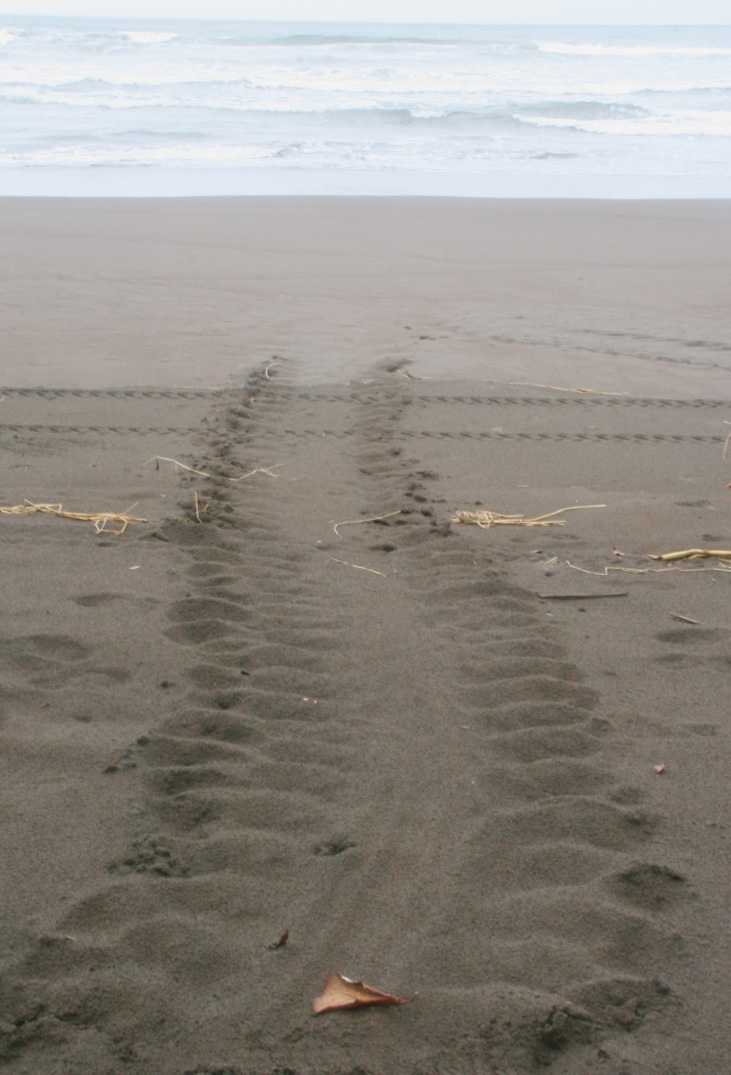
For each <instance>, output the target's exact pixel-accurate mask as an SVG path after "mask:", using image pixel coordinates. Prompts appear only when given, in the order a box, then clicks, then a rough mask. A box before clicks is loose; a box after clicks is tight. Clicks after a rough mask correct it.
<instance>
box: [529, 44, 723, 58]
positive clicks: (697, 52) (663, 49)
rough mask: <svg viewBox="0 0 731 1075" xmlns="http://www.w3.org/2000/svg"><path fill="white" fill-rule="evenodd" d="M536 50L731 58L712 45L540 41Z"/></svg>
mask: <svg viewBox="0 0 731 1075" xmlns="http://www.w3.org/2000/svg"><path fill="white" fill-rule="evenodd" d="M538 48H539V49H540V51H541V52H554V53H558V54H559V55H564V56H626V57H627V58H628V59H638V58H645V57H648V56H689V57H693V58H701V59H702V58H704V57H707V56H731V48H715V47H713V46H712V45H708V46H704V47H694V46H683V45H591V44H588V43H584V44H569V43H568V42H565V41H541V42H539V44H538Z"/></svg>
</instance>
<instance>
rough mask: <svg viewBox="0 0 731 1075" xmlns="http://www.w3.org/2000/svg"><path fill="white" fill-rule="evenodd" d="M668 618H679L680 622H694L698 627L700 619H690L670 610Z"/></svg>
mask: <svg viewBox="0 0 731 1075" xmlns="http://www.w3.org/2000/svg"><path fill="white" fill-rule="evenodd" d="M670 619H671V620H680V622H681V623H692V624H695V626H696V627H699V626H700V622H701V621H700V620H692V619H691V618H690V616H681V615H680V613H679V612H671V613H670Z"/></svg>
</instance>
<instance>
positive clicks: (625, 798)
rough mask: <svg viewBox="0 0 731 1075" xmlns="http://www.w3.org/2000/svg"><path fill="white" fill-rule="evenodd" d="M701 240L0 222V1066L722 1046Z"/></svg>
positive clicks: (446, 214) (715, 624) (720, 297)
mask: <svg viewBox="0 0 731 1075" xmlns="http://www.w3.org/2000/svg"><path fill="white" fill-rule="evenodd" d="M729 223H731V202H677V203H670V202H647V203H625V202H617V203H602V202H583V203H580V202H555V203H549V202H524V203H518V202H487V201H485V202H481V201H474V202H473V201H469V200H460V201H457V200H454V201H452V200H449V199H441V200H440V199H435V200H432V199H385V198H384V199H359V198H351V199H347V198H346V199H336V198H332V199H330V198H328V199H317V198H313V199H307V198H291V199H290V198H270V199H266V198H262V199H256V198H252V199H215V200H214V199H211V200H208V199H191V200H189V201H185V200H173V199H170V200H160V201H144V200H139V201H138V200H135V201H132V200H129V201H114V200H108V201H83V200H74V199H68V200H53V199H38V200H33V199H5V200H4V201H2V202H0V229H1V231H2V235H3V243H2V244H1V245H0V283H1V284H2V289H3V295H4V301H3V304H2V313H1V314H0V323H1V324H2V329H3V339H4V347H3V356H4V357H3V363H2V375H1V376H0V382H2V385H3V386H4V387H1V388H0V397H1V398H0V458H1V460H2V468H1V470H0V475H1V477H0V506H5V507H12V506H21V505H26V506H29V505H39V504H54V505H62V510H64V511H66V512H76V513H81V512H85V513H99V514H101V513H103V512H115V513H123V512H126V513H127V514H129V515H131V516H133V517H134V519H135V520H136V521H133V522H130V523H129V525H127V527H126V529H124V532H123V533H114V532H113V531H114V530H116V529H121V528H122V527H121V525H120V524H115V523H114V522H113V521H110V522H108V523H105V524H104V525H103V526H102V525H101V524H99V526H100V527H101V532H97V529H99V527H96V528H95V526H94V524H93V522H89V521H81V520H78V519H71V518H60V517H57V516H54V515H50V514H46V513H40V512H35V513H28V514H20V513H17V512H16V513H12V514H0V531H1V534H2V549H3V566H4V572H3V581H4V600H3V608H2V613H1V614H0V615H1V619H0V748H1V749H0V766H1V767H2V779H1V780H0V819H1V822H2V823H1V824H0V877H1V881H0V883H1V885H2V892H3V912H2V916H1V918H0V942H1V944H0V968H1V974H0V1061H1V1065H2V1067H3V1070H6V1071H8V1072H9V1073H10V1075H21V1073H23V1075H61V1073H64V1075H76V1073H82V1072H83V1073H85V1075H87V1073H88V1075H97V1073H98V1075H122V1073H123V1072H124V1073H129V1072H140V1073H151V1075H224V1073H225V1075H275V1073H277V1075H284V1073H285V1072H289V1073H297V1075H356V1073H357V1075H392V1073H393V1075H472V1073H474V1075H527V1073H533V1072H536V1073H537V1072H543V1071H547V1072H552V1073H554V1075H650V1073H652V1075H695V1073H701V1072H703V1073H706V1072H709V1073H710V1072H723V1071H725V1070H727V1069H729V1068H731V1031H730V1030H729V1025H728V1015H727V1011H728V1000H729V996H731V958H730V956H731V950H730V949H731V943H730V942H729V936H728V917H729V877H730V876H731V851H730V850H729V832H730V831H731V829H730V826H731V806H730V805H729V796H728V773H729V771H731V730H730V729H729V720H728V698H729V693H728V682H729V672H730V671H731V628H730V626H729V616H728V607H729V586H730V585H731V572H730V571H729V567H728V563H729V561H727V560H725V559H724V558H723V557H718V556H711V557H706V558H702V559H700V558H699V559H680V560H677V561H670V562H666V561H662V560H655V559H650V556H651V555H655V556H658V555H663V554H667V553H670V552H675V551H683V550H692V549H701V550H716V551H723V550H731V527H730V526H729V511H730V508H731V491H730V490H729V489H728V488H727V485H728V483H729V482H731V447H729V450H728V452H726V453H725V458H724V449H725V446H726V444H727V438H728V435H729V433H730V432H731V425H729V423H730V422H731V328H730V327H729V320H728V309H727V305H728V304H727V296H728V281H729V275H730V274H729V269H730V268H731V246H729V243H728V234H729ZM175 461H177V464H182V466H181V465H176V462H175ZM560 509H572V510H563V511H562V512H561V514H556V515H552V514H551V513H556V512H559V510H560ZM484 511H489V512H492V513H494V514H496V513H500V514H501V515H502V516H513V517H522V520H523V522H525V521H526V520H536V519H538V518H539V517H541V516H545V515H551V518H550V519H544V520H543V522H548V523H551V524H552V525H540V526H539V525H531V526H526V525H518V523H519V522H520V520H519V519H517V518H513V520H512V522H510V524H509V525H506V524H505V521H503V523H498V524H496V525H492V526H490V527H489V528H485V527H479V526H476V525H468V524H467V523H463V522H458V521H456V519H457V513H459V512H471V513H479V512H484ZM493 522H494V518H493ZM553 524H555V525H553ZM285 938H286V939H285ZM280 942H281V943H280ZM333 973H340V974H342V975H345V976H347V977H348V978H351V979H355V980H362V981H364V982H366V983H368V984H369V985H371V986H373V987H376V988H377V989H380V990H384V991H386V992H388V993H389V994H393V995H394V996H396V997H398V998H402V999H409V1001H410V1002H409V1003H408V1004H404V1005H398V1006H376V1007H365V1008H362V1009H360V1010H344V1011H333V1012H329V1013H326V1014H321V1015H314V1014H313V1011H312V1001H313V999H314V998H315V997H317V996H318V994H320V993H321V991H322V988H323V983H324V982H325V980H326V979H327V978H328V976H329V975H331V974H333Z"/></svg>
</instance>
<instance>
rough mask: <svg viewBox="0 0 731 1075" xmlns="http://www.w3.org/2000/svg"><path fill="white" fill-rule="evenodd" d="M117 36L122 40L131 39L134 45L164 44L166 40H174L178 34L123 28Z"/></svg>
mask: <svg viewBox="0 0 731 1075" xmlns="http://www.w3.org/2000/svg"><path fill="white" fill-rule="evenodd" d="M119 36H120V38H121V39H122V40H123V41H131V42H132V43H133V44H134V45H165V44H167V42H168V41H175V39H176V37H177V36H178V35H177V34H172V33H162V34H161V33H154V32H152V31H150V30H125V31H124V32H123V33H121V34H120V35H119Z"/></svg>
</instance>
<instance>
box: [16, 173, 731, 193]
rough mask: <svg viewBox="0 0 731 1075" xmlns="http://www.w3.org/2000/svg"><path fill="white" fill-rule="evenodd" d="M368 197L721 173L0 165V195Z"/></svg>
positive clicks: (645, 182) (607, 188)
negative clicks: (639, 174)
mask: <svg viewBox="0 0 731 1075" xmlns="http://www.w3.org/2000/svg"><path fill="white" fill-rule="evenodd" d="M23 197H39V198H59V197H61V198H96V197H101V198H135V199H136V198H166V199H167V198H173V199H177V198H190V197H195V198H206V197H222V198H228V197H234V198H235V197H240V198H251V197H277V198H287V197H295V198H296V197H308V198H310V197H312V198H337V197H375V198H394V197H407V198H420V197H438V198H460V199H461V198H467V199H478V200H484V199H488V200H494V199H497V200H503V199H514V198H520V199H525V200H531V199H537V200H540V201H549V202H550V201H552V200H556V199H558V200H573V199H576V200H580V201H604V200H610V201H634V200H640V201H667V200H692V201H696V200H700V201H702V200H721V201H727V200H728V199H729V197H731V195H729V180H728V178H722V177H703V178H699V177H689V176H672V175H658V176H623V175H616V176H612V175H608V176H603V175H590V176H570V175H530V174H521V173H518V174H514V175H511V174H510V173H495V174H487V175H481V174H454V173H449V172H445V173H441V172H423V171H415V170H408V169H390V170H388V171H383V172H377V171H357V170H353V171H337V170H328V169H312V170H302V171H294V172H288V171H285V170H282V169H276V168H270V169H264V168H262V169H256V170H240V169H214V168H206V169H170V170H169V171H167V172H166V171H164V170H159V171H157V172H154V171H152V170H151V169H150V168H142V167H140V168H134V167H124V168H105V167H94V168H88V169H86V170H81V169H79V168H49V167H47V166H45V167H42V168H41V167H35V168H34V167H27V168H23V169H9V168H6V169H0V198H23Z"/></svg>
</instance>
